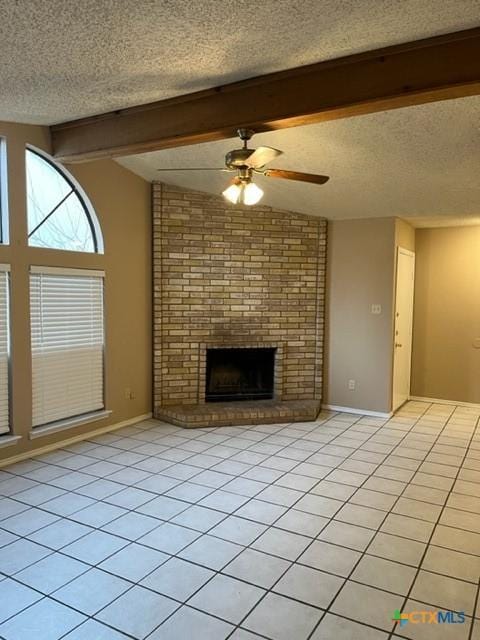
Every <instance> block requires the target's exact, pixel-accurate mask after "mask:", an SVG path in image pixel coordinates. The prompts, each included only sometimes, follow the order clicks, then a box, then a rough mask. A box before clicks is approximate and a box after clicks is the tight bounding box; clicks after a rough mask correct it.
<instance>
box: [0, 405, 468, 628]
mask: <svg viewBox="0 0 480 640" xmlns="http://www.w3.org/2000/svg"><path fill="white" fill-rule="evenodd" d="M478 423H479V412H478V411H476V410H474V409H472V408H465V407H455V406H453V405H440V404H428V403H421V402H409V403H408V404H407V405H405V406H404V407H403V408H402V409H401V411H399V412H398V413H397V414H396V415H395V416H394V417H393V418H392V419H390V420H381V419H378V418H370V417H362V416H354V415H351V414H346V413H333V412H325V413H323V414H322V415H321V416H320V417H319V418H318V420H317V421H315V422H308V423H301V424H277V425H260V426H255V427H223V428H216V429H195V430H182V429H179V428H177V427H174V426H171V425H167V424H164V423H160V422H156V421H153V420H150V421H145V422H142V423H140V424H137V425H134V426H132V427H128V428H125V429H122V430H120V431H117V432H114V433H111V434H108V435H104V436H101V437H98V438H94V439H93V440H89V441H85V442H82V443H78V444H75V445H72V446H69V447H66V448H65V449H62V450H58V451H55V452H53V453H49V454H47V455H43V456H40V457H38V458H34V459H32V460H28V461H26V462H21V463H18V464H15V465H13V466H10V467H8V468H6V469H3V470H0V637H1V638H2V639H4V640H33V639H35V640H59V639H60V638H65V640H67V639H68V640H121V639H126V638H135V639H142V640H143V639H144V638H148V639H149V640H184V639H187V638H193V637H194V638H195V639H196V640H202V639H203V640H207V639H208V640H224V639H226V638H230V639H232V640H255V638H269V639H271V640H307V639H311V640H330V639H334V640H387V639H392V640H393V638H410V639H412V640H429V639H430V638H432V639H434V638H435V639H439V640H442V639H443V638H446V639H447V638H448V639H449V638H452V639H458V640H478V639H480V605H479V603H478V590H479V578H480V430H478V429H477V426H478ZM436 609H451V610H453V611H457V612H459V611H460V612H464V613H465V622H464V623H463V624H461V623H458V624H446V623H444V624H412V623H410V622H409V623H407V624H405V625H403V626H402V627H400V626H399V625H398V624H397V623H395V622H394V621H393V620H392V618H393V615H394V612H395V610H400V611H402V610H403V611H406V612H408V611H414V610H417V611H418V610H427V611H434V610H436Z"/></svg>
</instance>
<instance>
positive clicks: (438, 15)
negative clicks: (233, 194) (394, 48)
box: [0, 0, 480, 124]
mask: <svg viewBox="0 0 480 640" xmlns="http://www.w3.org/2000/svg"><path fill="white" fill-rule="evenodd" d="M0 15H1V20H0V60H1V64H0V87H1V100H0V120H10V121H16V122H28V123H39V124H52V123H57V122H62V121H66V120H71V119H75V118H79V117H82V116H87V115H91V114H98V113H102V112H105V111H110V110H114V109H120V108H123V107H127V106H130V105H137V104H142V103H147V102H151V101H155V100H160V99H163V98H168V97H172V96H176V95H180V94H186V93H190V92H192V91H197V90H200V89H205V88H209V87H213V86H216V85H219V84H224V83H227V82H232V81H234V80H240V79H244V78H249V77H252V76H257V75H262V74H265V73H268V72H271V71H276V70H280V69H288V68H291V67H296V66H299V65H305V64H308V63H313V62H318V61H320V60H327V59H332V58H337V57H340V56H344V55H347V54H350V53H356V52H360V51H366V50H369V49H376V48H379V47H383V46H387V45H391V44H397V43H401V42H407V41H410V40H416V39H420V38H425V37H429V36H433V35H439V34H443V33H448V32H452V31H458V30H461V29H468V28H471V27H474V26H477V25H478V24H479V22H480V10H479V5H478V2H477V1H476V0H443V1H442V2H439V1H438V0H402V1H401V2H399V1H392V0H344V1H342V2H339V1H338V0H301V1H300V2H298V1H296V0H261V1H260V2H254V1H253V0H221V1H220V0H148V1H145V0H144V1H140V2H138V0H135V1H134V0H78V1H76V2H65V1H64V0H48V1H47V2H45V1H44V0H28V2H16V1H12V0H0Z"/></svg>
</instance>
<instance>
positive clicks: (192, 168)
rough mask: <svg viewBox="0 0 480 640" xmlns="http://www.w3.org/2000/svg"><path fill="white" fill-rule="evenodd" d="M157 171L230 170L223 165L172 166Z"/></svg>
mask: <svg viewBox="0 0 480 640" xmlns="http://www.w3.org/2000/svg"><path fill="white" fill-rule="evenodd" d="M157 171H230V169H227V168H225V167H173V168H172V169H170V168H168V169H163V168H162V169H157Z"/></svg>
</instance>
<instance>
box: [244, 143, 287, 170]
mask: <svg viewBox="0 0 480 640" xmlns="http://www.w3.org/2000/svg"><path fill="white" fill-rule="evenodd" d="M282 153H283V151H279V149H273V148H272V147H258V149H255V151H254V152H253V153H252V154H250V155H249V157H248V158H247V159H246V160H245V164H246V165H247V167H252V168H253V169H256V168H258V167H264V166H265V165H266V164H268V163H269V162H271V161H272V160H275V158H278V156H281V155H282Z"/></svg>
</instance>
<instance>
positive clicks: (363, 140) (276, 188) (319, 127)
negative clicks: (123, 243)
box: [119, 96, 480, 225]
mask: <svg viewBox="0 0 480 640" xmlns="http://www.w3.org/2000/svg"><path fill="white" fill-rule="evenodd" d="M479 114H480V97H477V96H476V97H470V98H461V99H459V100H447V101H445V102H436V103H431V104H425V105H421V106H415V107H407V108H404V109H396V110H394V111H386V112H381V113H375V114H370V115H366V116H360V117H356V118H348V119H345V120H333V121H330V122H323V123H320V124H314V125H309V126H303V127H295V128H293V129H282V130H280V131H271V132H268V133H262V134H258V135H256V136H255V137H254V138H253V140H252V141H251V146H252V147H255V146H259V145H261V144H265V145H268V146H272V147H275V148H277V149H282V150H283V151H284V152H285V155H283V156H280V157H279V158H277V160H275V162H272V166H275V167H280V168H285V169H296V170H298V171H306V172H311V173H320V174H326V175H329V176H330V181H329V182H327V184H325V185H323V186H317V185H309V184H305V183H299V182H290V181H289V182H287V181H284V180H276V179H272V178H264V177H262V176H259V177H258V178H256V182H258V184H259V185H260V186H261V187H262V189H264V191H265V196H264V198H263V200H262V202H263V203H264V204H267V205H270V206H275V207H280V208H283V209H292V210H294V211H300V212H304V213H308V214H312V215H319V216H326V217H328V218H360V217H365V218H369V217H376V216H379V217H382V216H400V217H407V218H408V217H412V218H423V217H429V218H430V220H429V225H430V224H432V223H435V224H436V223H437V222H438V217H440V218H441V217H443V216H445V217H454V218H455V219H456V218H463V219H464V222H465V221H466V222H468V220H469V219H473V218H474V219H475V221H476V222H477V223H478V221H479V218H478V216H479V215H480V181H479V179H478V176H479V168H480V125H479ZM238 142H239V141H238V139H230V140H222V141H220V142H211V143H206V144H199V145H194V146H188V147H180V148H177V149H166V150H163V151H156V152H152V153H146V154H141V155H138V156H129V157H125V158H122V159H119V162H120V163H121V164H123V165H124V166H126V167H128V168H130V169H131V170H132V171H134V172H135V173H138V174H139V175H141V176H143V177H144V178H146V179H147V180H163V181H164V182H168V183H171V184H176V185H179V186H183V187H187V188H191V189H198V190H201V191H207V192H210V193H217V194H220V193H221V192H222V190H223V189H224V188H225V186H226V185H227V183H228V181H229V179H230V178H231V174H229V173H223V172H221V171H219V172H212V171H194V172H193V171H192V172H187V171H185V172H183V171H162V172H158V171H157V169H168V168H169V167H170V168H178V167H222V166H223V159H224V155H225V153H226V152H227V151H228V150H229V149H232V148H237V147H238V146H239V144H238ZM432 218H433V220H432ZM445 219H446V218H445ZM418 224H422V221H421V220H418Z"/></svg>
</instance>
